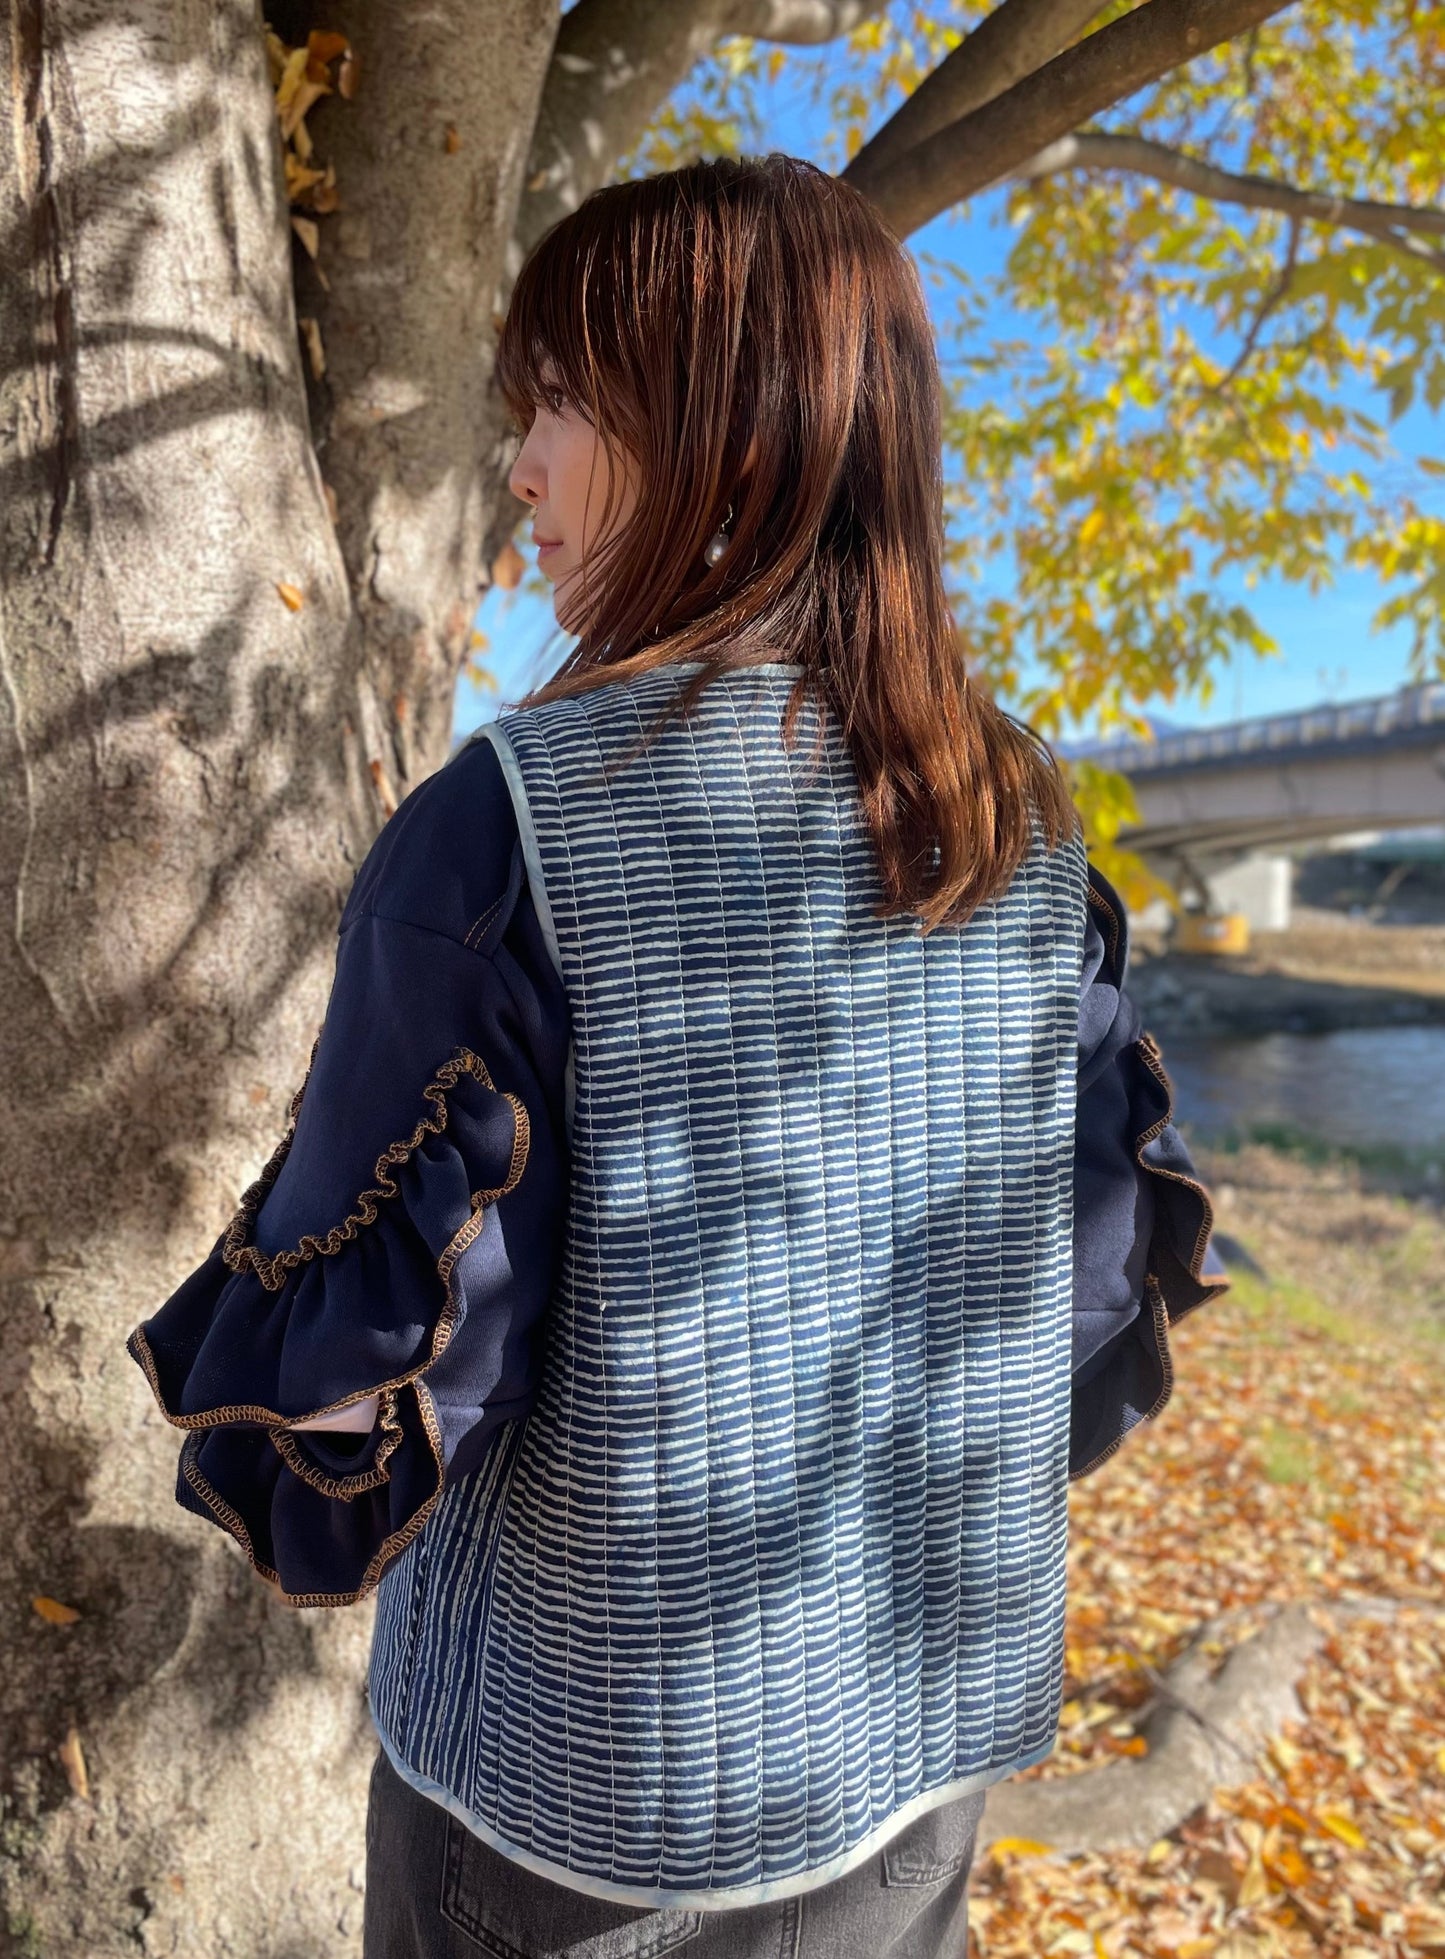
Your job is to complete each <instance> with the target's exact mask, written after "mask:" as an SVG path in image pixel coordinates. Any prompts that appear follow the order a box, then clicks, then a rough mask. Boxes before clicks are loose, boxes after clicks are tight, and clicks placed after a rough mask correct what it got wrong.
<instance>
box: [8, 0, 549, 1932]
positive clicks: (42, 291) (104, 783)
mask: <svg viewBox="0 0 1445 1959" xmlns="http://www.w3.org/2000/svg"><path fill="white" fill-rule="evenodd" d="M555 12H556V0H433V4H430V5H428V6H426V7H420V6H417V7H414V8H409V7H406V6H404V5H403V4H401V0H394V4H393V5H392V6H391V8H390V9H389V10H387V11H386V12H385V14H384V13H383V10H382V8H381V7H380V6H379V5H376V4H371V3H368V4H364V5H356V6H350V7H348V6H343V5H342V4H341V0H337V6H336V17H335V19H334V20H324V19H323V18H322V17H321V16H320V15H319V14H318V16H317V19H316V20H315V21H314V22H313V23H311V24H315V25H323V24H326V25H336V26H339V27H342V28H344V29H345V30H346V31H347V32H349V33H350V34H351V35H352V37H353V40H354V41H355V42H356V44H357V45H358V46H359V48H360V51H361V57H362V66H361V71H360V75H361V88H360V92H359V94H358V96H357V99H356V100H355V102H353V103H350V104H345V103H341V102H335V103H331V104H328V105H327V107H326V110H325V135H324V138H323V136H322V133H321V121H322V119H321V118H319V117H318V118H317V129H316V134H317V142H318V148H322V149H323V151H324V153H327V154H330V155H332V156H334V158H335V160H336V164H337V174H338V179H339V181H340V186H341V194H342V198H343V202H344V209H343V211H342V213H341V214H339V215H338V216H337V217H334V218H329V219H326V220H323V224H322V238H323V244H322V252H321V259H320V264H321V269H322V271H323V272H324V273H325V274H326V276H327V277H328V278H329V280H330V282H331V290H330V293H329V294H327V293H326V292H324V291H321V290H319V289H318V290H316V291H314V292H312V293H311V294H310V295H309V296H308V294H307V293H306V292H305V290H303V305H304V306H306V308H307V309H308V310H310V311H313V312H314V313H315V314H316V316H317V318H318V321H319V324H320V328H321V332H322V337H323V344H324V346H325V349H326V353H327V371H326V374H325V376H324V378H323V380H322V382H321V383H320V385H319V387H318V388H317V389H316V391H315V393H314V399H313V403H312V413H313V414H314V416H315V429H316V436H317V445H316V447H315V448H313V442H312V422H311V419H310V417H309V415H308V404H307V399H306V390H305V384H304V381H303V375H302V370H301V361H300V356H299V352H298V339H297V331H296V318H295V304H294V301H293V291H292V276H291V250H292V246H291V238H290V229H289V224H288V219H287V213H286V207H285V193H284V188H283V184H282V178H281V170H280V161H279V150H278V145H277V140H276V133H275V116H274V110H273V105H272V100H271V92H270V86H269V78H268V75H267V71H266V64H265V59H264V51H263V44H262V39H261V32H260V25H261V24H260V19H259V16H258V14H257V12H256V10H255V7H254V5H253V4H251V0H128V4H127V5H126V6H125V7H124V9H122V8H121V7H120V6H119V5H117V4H115V0H0V60H3V63H4V66H5V73H6V79H7V83H8V102H7V113H6V114H5V115H4V116H3V117H0V886H3V891H4V902H5V906H6V911H7V915H8V919H7V925H6V927H5V929H4V930H3V931H0V988H3V998H4V1002H5V1013H4V1017H3V1021H0V1080H3V1082H4V1086H5V1094H4V1097H3V1106H0V1419H3V1435H4V1445H3V1449H0V1648H3V1651H4V1653H5V1655H6V1665H5V1667H4V1669H3V1671H0V1803H3V1815H0V1889H3V1903H4V1907H5V1909H4V1914H3V1917H0V1954H17V1955H20V1954H24V1955H32V1954H40V1953H43V1954H45V1955H46V1959H69V1955H75V1959H80V1955H84V1959H104V1955H110V1954H119V1953H129V1954H133V1953H134V1952H135V1950H136V1949H137V1948H139V1949H140V1950H142V1951H144V1952H148V1953H184V1954H186V1955H188V1956H189V1955H196V1954H201V1953H204V1954H206V1955H212V1954H216V1955H220V1954H228V1953H236V1954H244V1955H245V1959H272V1956H273V1955H274V1959H282V1955H286V1959H293V1956H294V1959H302V1955H305V1959H321V1956H322V1955H326V1954H333V1953H336V1954H339V1953H342V1952H348V1951H350V1952H354V1951H355V1950H356V1949H357V1944H358V1933H359V1925H360V1893H359V1885H360V1879H361V1873H362V1868H363V1860H364V1838H363V1819H364V1806H365V1796H366V1789H365V1783H366V1774H367V1770H368V1767H369V1764H370V1760H371V1755H372V1752H373V1748H374V1740H373V1735H372V1731H371V1729H370V1725H369V1721H368V1718H367V1714H366V1709H365V1703H364V1698H363V1678H364V1665H365V1658H366V1652H367V1646H368V1641H369V1636H370V1626H371V1608H370V1607H369V1606H366V1607H362V1608H358V1609H353V1610H350V1611H337V1612H328V1611H311V1612H303V1611H297V1610H295V1609H293V1608H288V1607H286V1606H283V1605H281V1604H279V1603H278V1602H276V1601H275V1600H274V1599H273V1598H272V1597H271V1596H270V1595H269V1593H268V1592H267V1591H266V1590H265V1588H264V1587H262V1586H261V1585H260V1584H259V1583H258V1582H257V1580H256V1579H255V1578H254V1577H253V1576H252V1575H251V1573H250V1570H249V1568H248V1567H247V1566H246V1564H245V1563H244V1561H243V1560H242V1558H241V1557H240V1554H239V1553H238V1552H236V1551H235V1550H234V1547H232V1546H231V1545H230V1544H229V1543H228V1541H227V1540H225V1539H224V1538H223V1537H222V1536H221V1535H220V1534H219V1533H218V1532H217V1531H215V1530H214V1529H212V1528H211V1527H209V1526H207V1525H205V1524H203V1523H201V1522H200V1521H199V1520H198V1519H196V1518H192V1517H190V1516H188V1515H187V1514H186V1513H184V1512H183V1511H181V1510H180V1509H179V1508H178V1507H177V1506H176V1505H175V1503H174V1500H173V1490H174V1483H175V1472H176V1456H177V1453H178V1445H179V1436H178V1434H177V1432H176V1431H175V1430H173V1429H171V1428H169V1427H167V1426H166V1425H165V1423H164V1422H163V1421H162V1420H161V1417H160V1415H159V1412H158V1411H157V1410H156V1408H155V1407H154V1404H153V1402H152V1400H151V1396H150V1392H149V1390H148V1388H147V1387H146V1384H145V1382H144V1380H143V1378H142V1377H141V1375H140V1373H139V1371H138V1370H137V1369H136V1367H135V1365H134V1363H133V1362H132V1361H131V1360H130V1358H129V1356H128V1355H127V1354H126V1352H125V1350H124V1344H123V1343H124V1338H125V1335H126V1333H127V1332H128V1331H129V1329H130V1328H131V1327H132V1326H133V1325H134V1324H135V1323H136V1322H137V1321H138V1320H139V1319H141V1318H143V1317H145V1316H146V1315H147V1314H148V1313H150V1312H152V1311H153V1310H154V1309H155V1307H156V1306H157V1305H158V1304H159V1302H160V1301H161V1300H162V1299H163V1298H164V1297H165V1296H166V1295H167V1293H168V1292H169V1291H170V1290H171V1289H172V1288H173V1287H174V1285H175V1284H176V1283H177V1282H178V1280H179V1279H180V1278H181V1277H183V1276H184V1274H185V1273H186V1272H188V1271H189V1270H190V1269H191V1268H192V1267H193V1266H194V1265H195V1264H196V1263H197V1262H198V1261H199V1260H200V1259H201V1258H202V1257H203V1256H204V1255H205V1253H206V1252H207V1251H208V1250H209V1249H210V1246H211V1244H212V1243H213V1241H214V1239H215V1236H216V1234H217V1233H218V1231H219V1230H220V1229H221V1227H222V1226H223V1224H224V1223H225V1221H226V1219H227V1217H228V1216H229V1214H230V1211H231V1210H232V1208H233V1207H234V1204H235V1202H236V1200H237V1197H238V1195H239V1192H240V1190H241V1189H242V1188H243V1186H244V1185H245V1184H246V1182H247V1181H249V1179H250V1177H251V1176H252V1175H254V1173H255V1171H256V1170H257V1168H258V1167H259V1165H260V1163H261V1162H262V1161H263V1160H264V1158H265V1157H266V1155H267V1154H269V1151H270V1149H271V1147H272V1146H273V1144H274V1142H275V1141H276V1138H277V1137H278V1135H279V1133H280V1129H281V1127H282V1124H283V1121H284V1114H285V1108H286V1103H287V1100H288V1098H289V1096H290V1095H291V1093H292V1091H293V1090H294V1088H295V1086H296V1084H297V1082H298V1081H299V1079H300V1075H301V1072H302V1069H303V1067H304V1062H305V1056H306V1052H307V1050H308V1047H309V1044H310V1041H311V1038H312V1036H313V1034H314V1032H315V1029H316V1026H317V1024H318V1022H319V1020H320V1018H321V1015H322V1013H323V1011H324V1007H325V999H326V989H327V985H328V982H329V976H330V969H331V961H332V946H333V933H334V928H335V923H336V919H337V916H338V912H339V908H340V904H341V902H342V901H343V899H344V897H345V893H346V890H347V888H348V886H349V884H350V881H351V878H352V876H353V874H354V872H355V869H356V866H357V865H358V863H359V862H360V859H361V857H362V855H363V854H364V852H365V850H366V848H367V846H368V844H369V843H370V840H371V838H372V836H373V835H374V834H375V831H376V828H377V826H378V824H379V822H380V821H381V819H382V816H383V813H384V810H385V807H386V804H387V801H388V800H389V798H388V796H387V793H386V792H387V790H388V789H389V788H390V789H393V790H394V792H395V793H396V794H397V795H400V794H402V793H404V791H405V789H406V788H407V787H409V786H410V785H411V783H413V782H414V781H416V780H418V779H420V777H421V776H422V775H424V774H426V773H427V772H428V771H429V770H430V769H431V768H433V767H435V766H436V764H437V763H438V762H439V761H440V760H441V759H443V757H444V756H445V753H446V748H447V741H448V733H449V718H450V706H451V692H452V685H453V682H454V678H455V672H456V666H457V663H458V660H459V657H460V654H461V651H462V649H463V645H464V640H465V632H466V628H467V626H468V625H469V623H470V613H471V609H472V606H473V604H474V601H475V597H476V592H477V589H478V583H479V577H480V572H479V564H478V554H479V552H480V551H481V550H482V548H483V546H484V543H485V539H486V537H487V534H488V533H489V531H492V532H496V531H497V530H498V529H499V528H505V527H506V525H507V524H509V523H510V521H511V517H512V516H513V515H515V507H514V506H512V507H510V508H507V506H509V504H510V499H508V497H507V494H506V491H505V485H504V483H503V481H502V460H503V450H502V439H501V435H500V432H499V430H498V428H497V426H496V425H495V411H494V410H493V408H492V407H491V405H490V398H489V393H488V380H489V367H490V344H491V338H492V336H491V332H490V315H491V310H492V306H493V299H494V294H495V292H496V291H497V288H498V285H499V283H500V282H501V281H502V279H503V278H504V277H505V272H506V261H505V251H506V241H507V239H508V237H509V235H510V232H511V226H512V220H513V217H514V214H515V210H516V205H517V200H518V197H519V194H520V191H521V176H522V170H523V167H524V165H525V160H526V156H527V151H528V146H529V142H530V136H531V129H532V123H533V120H534V118H535V113H536V104H537V100H538V98H539V96H540V93H541V87H542V81H543V77H544V73H545V69H546V64H547V60H548V56H549V52H550V48H551V44H552V39H553V36H554V33H555V26H556V21H555ZM281 24H282V23H279V22H278V25H281ZM302 24H303V26H304V24H305V23H302ZM284 25H286V26H290V25H291V23H289V22H288V23H284ZM292 31H293V32H294V27H292ZM448 125H451V126H453V127H454V128H455V129H456V130H457V131H458V133H459V139H460V140H459V142H458V141H456V140H454V139H452V138H450V137H449V136H448V135H447V126H448ZM308 276H311V275H308ZM318 450H319V454H320V458H321V467H320V468H319V469H318V465H317V453H318ZM323 477H324V478H325V482H323ZM328 485H329V487H330V490H331V491H332V492H333V493H334V497H335V509H336V523H335V526H334V527H333V523H332V519H331V516H330V514H329V512H328V497H327V486H328ZM282 584H284V585H286V586H288V587H294V588H296V590H297V591H299V592H300V593H301V594H302V596H303V600H304V603H303V604H302V605H301V607H300V609H299V610H292V609H291V608H290V607H289V606H288V605H287V604H286V603H285V602H284V601H283V597H282V595H281V593H280V592H279V591H278V586H279V585H282ZM36 1598H40V1599H42V1600H47V1601H48V1600H55V1601H59V1602H60V1604H61V1605H63V1606H67V1607H70V1608H73V1610H74V1611H75V1612H76V1613H78V1615H79V1616H78V1617H77V1618H75V1619H74V1620H73V1622H70V1623H54V1622H53V1621H54V1616H55V1615H54V1614H52V1615H51V1617H50V1618H47V1617H46V1616H44V1613H43V1612H42V1611H37V1610H36V1609H35V1607H34V1605H33V1604H32V1601H33V1600H34V1599H36Z"/></svg>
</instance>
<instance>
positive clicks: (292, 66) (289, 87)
mask: <svg viewBox="0 0 1445 1959" xmlns="http://www.w3.org/2000/svg"><path fill="white" fill-rule="evenodd" d="M305 73H306V50H305V48H293V49H292V50H291V52H290V54H288V55H287V57H286V66H285V67H284V68H283V69H282V70H281V79H280V81H279V82H278V83H277V84H276V108H277V111H278V113H279V114H281V115H285V113H286V111H287V110H288V109H289V108H290V106H291V100H292V97H293V96H294V95H295V93H296V91H297V89H298V88H300V86H301V82H302V78H303V76H304V75H305Z"/></svg>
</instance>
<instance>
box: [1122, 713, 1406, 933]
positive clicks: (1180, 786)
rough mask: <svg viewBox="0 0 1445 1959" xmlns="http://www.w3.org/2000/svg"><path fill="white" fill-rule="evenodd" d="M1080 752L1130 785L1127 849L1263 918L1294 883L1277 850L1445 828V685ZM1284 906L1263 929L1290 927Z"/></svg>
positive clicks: (1177, 881) (1215, 899)
mask: <svg viewBox="0 0 1445 1959" xmlns="http://www.w3.org/2000/svg"><path fill="white" fill-rule="evenodd" d="M1083 752H1084V753H1087V754H1088V755H1089V757H1090V758H1091V759H1092V760H1095V761H1098V762H1101V763H1104V764H1106V765H1107V766H1108V767H1110V768H1114V769H1118V770H1119V771H1120V773H1121V774H1123V775H1127V776H1128V778H1129V780H1130V782H1131V784H1132V785H1133V789H1134V795H1135V800H1136V801H1137V803H1138V806H1139V815H1140V822H1139V824H1138V825H1137V826H1133V827H1131V828H1130V829H1129V830H1128V831H1126V832H1125V833H1124V834H1123V836H1121V838H1120V841H1121V842H1124V843H1127V844H1128V846H1129V848H1130V849H1132V850H1137V851H1138V852H1139V853H1140V855H1141V856H1143V857H1145V858H1146V859H1147V860H1149V861H1150V862H1151V863H1152V864H1153V865H1154V866H1155V868H1156V869H1157V870H1158V871H1159V873H1160V874H1161V876H1164V877H1166V878H1167V879H1168V880H1169V882H1170V883H1171V884H1173V885H1174V886H1175V887H1176V888H1177V889H1179V890H1181V891H1185V890H1190V889H1192V890H1193V891H1194V892H1195V893H1196V895H1200V896H1204V895H1206V894H1207V896H1208V898H1209V901H1210V903H1211V906H1212V907H1213V908H1215V909H1235V908H1238V909H1244V910H1247V911H1255V912H1258V910H1259V907H1260V903H1261V899H1260V898H1259V897H1257V896H1253V895H1252V894H1253V887H1254V886H1256V885H1260V884H1261V883H1263V884H1266V885H1269V884H1272V886H1273V887H1274V888H1275V889H1276V897H1275V898H1274V900H1273V901H1270V900H1268V899H1266V900H1263V902H1264V904H1265V908H1266V909H1269V910H1270V911H1272V912H1274V913H1277V912H1278V898H1277V887H1278V886H1279V884H1280V882H1281V879H1282V881H1283V884H1284V889H1285V891H1286V893H1287V891H1288V882H1289V874H1288V862H1287V860H1285V859H1283V858H1282V857H1281V856H1280V855H1279V853H1281V852H1282V851H1284V850H1285V849H1286V848H1288V847H1289V846H1291V845H1298V844H1302V843H1307V842H1309V841H1310V840H1311V839H1314V838H1328V837H1333V836H1342V835H1346V834H1348V833H1350V832H1352V831H1361V830H1403V829H1410V828H1414V827H1418V826H1425V825H1430V826H1435V825H1442V824H1445V682H1436V683H1433V684H1430V685H1427V686H1421V687H1407V688H1404V689H1402V690H1401V691H1400V692H1399V693H1396V694H1387V695H1384V696H1383V697H1381V698H1380V699H1377V700H1369V701H1352V702H1349V703H1348V704H1346V705H1345V706H1342V707H1316V708H1310V709H1308V710H1307V711H1306V712H1304V713H1302V714H1276V715H1268V716H1265V717H1263V718H1262V719H1259V720H1254V721H1238V722H1235V723H1233V724H1232V725H1230V726H1228V727H1223V728H1209V729H1191V730H1188V731H1186V732H1182V733H1178V734H1169V735H1163V736H1161V737H1160V738H1159V739H1158V740H1157V741H1144V742H1141V741H1129V742H1116V743H1108V744H1098V745H1095V746H1093V747H1091V748H1090V749H1088V750H1086V751H1083ZM1243 860H1249V861H1248V862H1247V863H1246V862H1245V861H1243ZM1260 860H1264V861H1263V862H1261V861H1260ZM1271 861H1272V862H1273V864H1274V865H1275V866H1276V868H1275V869H1274V870H1273V871H1270V870H1268V869H1267V868H1266V866H1267V865H1268V864H1269V863H1270V862H1271ZM1230 866H1235V867H1237V869H1235V870H1233V871H1231V870H1230V869H1229V868H1228V867H1230ZM1231 886H1241V887H1242V889H1241V892H1240V895H1239V897H1235V898H1231V894H1230V889H1229V887H1231ZM1245 887H1247V888H1248V890H1249V892H1250V894H1251V895H1245V889H1244V888H1245ZM1241 900H1242V902H1241ZM1284 902H1285V907H1286V915H1285V918H1284V919H1282V920H1281V919H1277V918H1272V919H1265V918H1263V917H1259V916H1256V918H1255V922H1256V923H1259V924H1265V923H1271V922H1277V923H1286V922H1287V917H1288V914H1287V907H1288V898H1287V896H1286V898H1285V901H1284Z"/></svg>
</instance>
